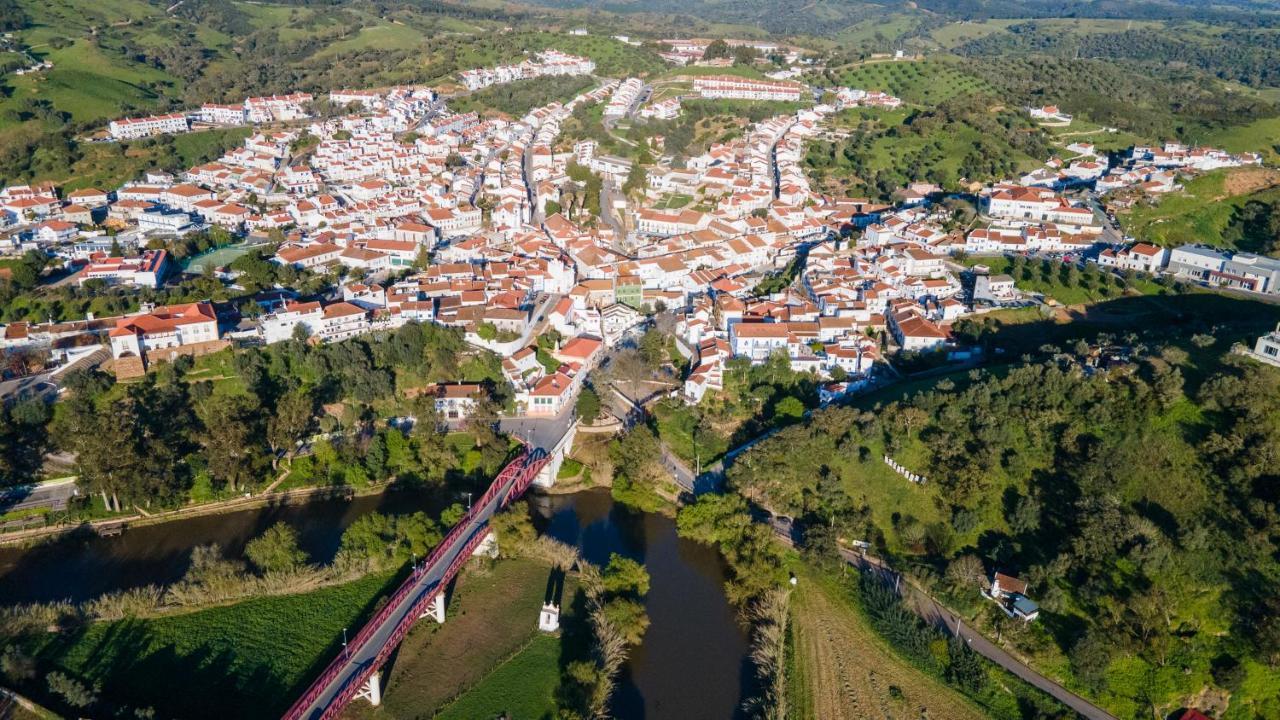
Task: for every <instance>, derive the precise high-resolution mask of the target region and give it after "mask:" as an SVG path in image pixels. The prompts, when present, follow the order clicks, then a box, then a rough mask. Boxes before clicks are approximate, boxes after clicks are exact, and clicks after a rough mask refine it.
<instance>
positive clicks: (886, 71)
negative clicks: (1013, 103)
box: [811, 60, 993, 107]
mask: <svg viewBox="0 0 1280 720" xmlns="http://www.w3.org/2000/svg"><path fill="white" fill-rule="evenodd" d="M811 79H813V80H821V79H826V80H829V81H831V82H832V83H834V84H836V85H841V86H848V87H855V88H862V89H864V90H881V91H883V92H887V93H890V94H892V95H896V96H898V97H900V98H902V99H903V100H904V101H905V102H908V103H914V104H917V105H924V106H926V107H928V106H933V105H937V104H938V103H940V102H942V101H944V100H949V99H951V98H953V97H956V96H957V95H967V94H972V93H981V92H993V90H992V88H991V86H990V85H988V84H987V83H985V82H983V81H982V80H980V79H978V78H976V77H973V76H972V75H969V74H967V73H965V72H964V71H963V70H961V69H960V68H958V67H957V66H956V64H955V63H953V62H950V61H942V60H899V61H894V60H885V61H879V62H867V63H863V64H859V65H854V66H852V67H847V68H843V69H835V70H828V71H826V72H824V73H822V74H821V75H820V76H819V77H817V78H811Z"/></svg>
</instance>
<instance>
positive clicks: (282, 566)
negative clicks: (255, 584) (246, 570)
mask: <svg viewBox="0 0 1280 720" xmlns="http://www.w3.org/2000/svg"><path fill="white" fill-rule="evenodd" d="M244 554H245V557H247V558H249V562H251V563H253V566H254V567H256V568H258V571H259V572H263V573H273V572H288V571H290V570H295V569H297V568H298V567H301V566H302V565H303V564H304V563H306V561H307V554H306V553H305V552H303V551H302V548H300V547H298V531H297V530H294V529H293V528H292V527H291V526H290V525H288V524H287V523H283V522H278V523H276V524H275V525H272V526H271V527H269V528H267V530H266V532H264V533H262V534H261V535H259V536H258V537H256V538H254V539H253V540H250V541H249V544H247V545H245V548H244Z"/></svg>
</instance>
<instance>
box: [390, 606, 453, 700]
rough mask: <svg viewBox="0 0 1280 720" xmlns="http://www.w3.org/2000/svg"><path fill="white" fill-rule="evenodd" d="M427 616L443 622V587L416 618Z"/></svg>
mask: <svg viewBox="0 0 1280 720" xmlns="http://www.w3.org/2000/svg"><path fill="white" fill-rule="evenodd" d="M428 617H429V618H432V619H433V620H435V621H436V622H438V623H440V624H441V625H443V624H444V590H443V589H441V590H440V592H438V593H436V596H435V597H434V598H432V599H431V603H430V604H429V605H427V609H426V610H425V611H423V613H422V614H421V615H419V616H418V619H419V620H421V619H422V618H428ZM375 704H376V703H375Z"/></svg>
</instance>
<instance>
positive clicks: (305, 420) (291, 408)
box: [267, 388, 315, 469]
mask: <svg viewBox="0 0 1280 720" xmlns="http://www.w3.org/2000/svg"><path fill="white" fill-rule="evenodd" d="M314 420H315V400H314V399H313V398H312V397H311V394H310V393H308V392H307V391H306V390H305V389H303V388H298V389H296V390H293V391H291V392H288V393H285V394H284V395H283V396H281V398H280V399H279V400H278V401H277V402H276V411H275V414H273V415H272V416H271V418H270V419H269V420H267V442H268V443H270V445H271V467H272V469H275V467H276V466H277V464H278V463H279V455H280V453H281V452H283V453H284V455H285V457H286V458H292V457H293V453H294V452H295V451H296V450H297V443H298V441H299V440H301V439H302V438H303V437H305V436H306V434H307V432H308V430H310V429H311V423H312V422H313V421H314Z"/></svg>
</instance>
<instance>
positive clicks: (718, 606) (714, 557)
mask: <svg viewBox="0 0 1280 720" xmlns="http://www.w3.org/2000/svg"><path fill="white" fill-rule="evenodd" d="M530 504H531V506H532V507H533V508H534V524H535V525H536V526H537V527H538V529H539V531H541V532H543V533H545V534H547V535H550V536H551V537H554V538H556V539H557V540H560V541H562V542H566V543H569V544H570V545H576V546H577V547H578V548H579V549H580V550H581V551H582V554H583V556H584V557H585V558H586V559H587V560H590V561H591V562H592V563H594V564H596V565H598V566H602V567H603V566H604V565H606V564H608V562H609V556H610V555H611V554H612V553H618V554H619V555H623V556H626V557H629V558H632V559H633V560H636V561H638V562H642V563H644V565H645V568H646V569H647V570H648V571H649V576H650V589H649V595H648V597H646V599H645V610H646V611H647V612H648V614H649V620H650V623H651V624H650V626H649V630H648V632H646V633H645V636H644V641H643V642H642V643H641V644H640V646H639V647H636V648H634V649H633V650H632V651H631V656H630V658H629V659H628V661H627V663H626V665H624V666H623V669H622V676H621V677H620V678H619V682H618V687H617V689H616V690H615V691H614V695H613V698H612V701H611V704H610V714H611V716H612V717H615V718H619V719H620V720H632V719H637V720H638V719H639V718H734V717H740V716H742V715H743V713H742V710H741V708H742V701H743V700H744V699H745V698H746V697H747V695H748V694H749V693H750V692H751V691H753V690H754V684H753V683H754V675H753V668H752V666H751V663H750V661H749V660H748V658H747V655H748V652H749V647H748V637H747V633H746V630H745V629H744V628H743V627H742V626H741V625H740V624H739V623H738V621H737V618H736V613H735V611H734V609H733V607H732V606H731V605H730V604H729V601H728V600H727V599H726V598H725V595H724V582H725V577H726V576H725V572H726V568H725V564H724V560H723V559H722V558H721V557H720V554H719V552H717V551H716V550H715V549H713V548H710V547H707V546H705V545H700V544H698V543H695V542H692V541H689V540H685V539H682V538H680V537H679V536H678V535H677V534H676V524H675V521H674V520H672V519H671V518H668V517H666V516H664V515H658V514H651V513H638V512H633V511H631V510H629V509H627V508H625V507H623V506H621V505H615V504H614V502H613V499H612V498H611V497H610V496H609V491H608V490H603V489H599V490H588V491H586V492H580V493H574V494H572V495H551V496H542V497H535V498H534V499H532V500H531V501H530Z"/></svg>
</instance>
